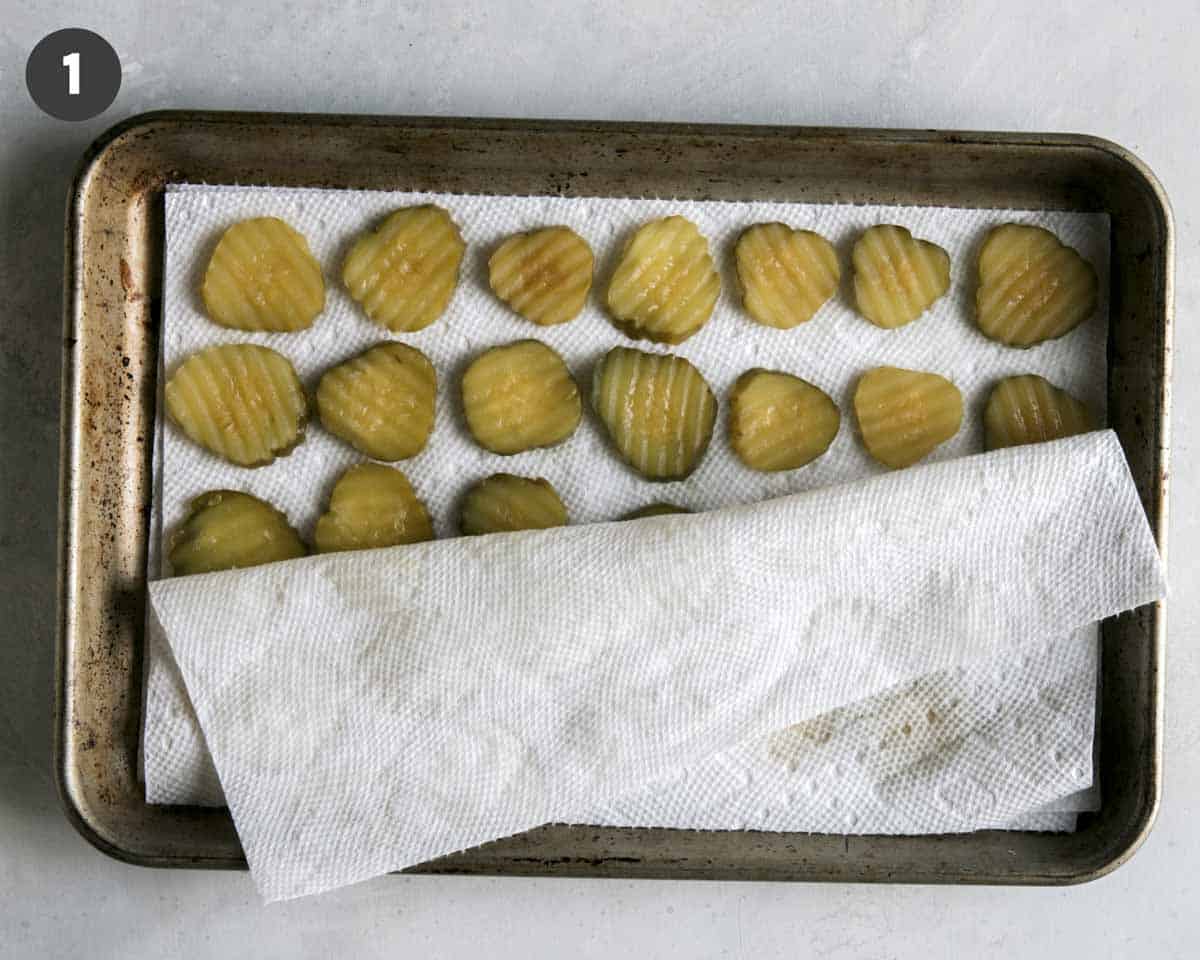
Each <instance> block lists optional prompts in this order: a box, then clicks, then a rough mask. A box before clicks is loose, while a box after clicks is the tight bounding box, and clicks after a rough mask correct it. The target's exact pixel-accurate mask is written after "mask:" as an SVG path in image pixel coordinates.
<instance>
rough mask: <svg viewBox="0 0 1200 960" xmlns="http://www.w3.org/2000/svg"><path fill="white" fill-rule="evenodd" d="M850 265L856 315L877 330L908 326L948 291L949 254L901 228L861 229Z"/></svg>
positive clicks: (879, 226) (888, 226)
mask: <svg viewBox="0 0 1200 960" xmlns="http://www.w3.org/2000/svg"><path fill="white" fill-rule="evenodd" d="M851 261H852V262H853V264H854V299H855V302H856V303H857V305H858V312H859V313H861V314H862V315H863V316H864V317H866V318H867V319H868V320H870V321H871V322H872V323H873V324H875V326H877V327H884V328H885V329H889V330H890V329H893V328H895V327H902V326H904V325H905V324H906V323H911V322H912V321H914V320H916V319H917V317H919V316H920V315H921V314H923V313H924V312H925V311H926V310H928V309H929V308H930V307H931V306H933V304H934V302H935V301H937V300H938V299H939V298H941V297H942V296H943V295H944V294H945V293H946V291H947V290H949V289H950V255H949V254H948V253H946V251H945V250H943V249H942V248H941V247H939V246H938V245H937V244H935V243H930V242H929V241H928V240H918V239H916V238H915V237H914V236H913V235H912V234H911V233H909V232H908V230H907V229H905V228H904V227H898V226H895V225H893V224H878V225H876V226H874V227H869V228H868V229H866V230H864V231H863V235H862V236H861V237H859V238H858V241H857V242H856V243H855V244H854V251H853V253H852V254H851Z"/></svg>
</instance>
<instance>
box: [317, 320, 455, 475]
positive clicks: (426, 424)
mask: <svg viewBox="0 0 1200 960" xmlns="http://www.w3.org/2000/svg"><path fill="white" fill-rule="evenodd" d="M436 398H437V373H436V372H435V371H434V369H433V364H432V363H430V362H429V358H428V357H426V356H425V354H423V353H422V352H421V351H420V350H417V349H416V348H414V347H410V346H407V345H406V344H403V343H394V342H388V343H380V344H377V345H376V346H374V347H371V348H370V349H369V350H366V351H364V352H363V353H360V354H359V355H358V356H356V357H352V358H350V359H349V360H347V361H345V362H344V363H340V364H338V365H337V366H336V367H332V368H331V369H329V370H327V371H325V374H324V376H322V377H321V382H320V383H319V384H318V385H317V414H318V416H319V417H320V418H321V423H322V425H323V426H324V427H325V429H326V430H328V431H329V432H330V433H332V434H333V435H334V436H335V437H340V438H341V439H342V440H345V441H346V442H347V443H348V444H350V446H352V447H354V449H355V450H357V451H358V452H359V453H362V454H365V455H366V456H368V457H371V458H372V459H375V460H406V459H408V458H409V457H412V456H415V455H416V454H418V453H420V452H421V451H422V450H424V449H425V444H426V443H427V442H428V440H429V434H430V433H431V432H432V431H433V416H434V406H435V402H436Z"/></svg>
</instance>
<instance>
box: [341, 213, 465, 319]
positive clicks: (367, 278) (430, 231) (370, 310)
mask: <svg viewBox="0 0 1200 960" xmlns="http://www.w3.org/2000/svg"><path fill="white" fill-rule="evenodd" d="M466 246H467V245H466V244H465V243H464V242H463V238H462V234H461V233H460V232H459V229H458V226H457V225H456V224H455V223H454V221H453V220H452V219H451V218H450V214H448V213H447V212H446V211H445V210H443V209H442V208H441V207H438V206H435V205H433V204H425V205H423V206H419V207H404V208H402V209H400V210H397V211H396V212H395V213H393V214H392V215H391V216H389V217H388V218H387V219H386V220H384V221H383V223H382V224H380V225H379V226H378V227H377V228H376V229H374V230H372V231H370V232H368V233H365V234H363V235H362V236H361V237H359V238H358V240H357V241H356V242H355V244H354V246H353V247H352V248H351V250H350V255H349V256H347V257H346V263H345V265H344V266H343V268H342V281H343V282H344V283H345V284H346V289H347V290H349V291H350V296H352V297H353V298H354V299H355V300H356V301H357V302H358V303H359V304H361V305H362V308H363V310H364V311H365V312H366V314H367V316H368V317H370V318H371V319H372V320H374V321H375V322H376V323H378V324H379V325H380V326H382V327H386V328H387V329H388V330H391V331H393V332H396V333H412V332H414V331H417V330H421V329H424V328H425V327H427V326H429V325H430V324H431V323H433V321H434V320H436V319H437V318H438V317H440V316H441V315H442V312H443V311H444V310H445V309H446V307H447V305H448V304H449V303H450V298H451V297H452V296H453V295H454V288H455V287H456V286H457V285H458V268H459V265H460V264H461V263H462V258H463V251H464V250H466Z"/></svg>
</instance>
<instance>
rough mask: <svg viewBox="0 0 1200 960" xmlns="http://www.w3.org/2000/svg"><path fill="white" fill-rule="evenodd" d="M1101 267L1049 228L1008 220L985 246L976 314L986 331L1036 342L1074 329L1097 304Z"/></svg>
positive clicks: (1024, 343)
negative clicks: (1098, 272)
mask: <svg viewBox="0 0 1200 960" xmlns="http://www.w3.org/2000/svg"><path fill="white" fill-rule="evenodd" d="M1096 298H1097V281H1096V271H1095V270H1094V269H1092V265H1091V264H1090V263H1088V262H1087V261H1086V260H1084V259H1083V257H1081V256H1080V255H1079V254H1078V253H1076V252H1075V251H1074V250H1072V249H1071V248H1070V247H1068V246H1065V245H1064V244H1063V243H1062V242H1061V241H1060V240H1059V239H1058V237H1056V236H1055V235H1054V234H1053V233H1051V232H1050V231H1049V230H1043V229H1042V228H1041V227H1031V226H1027V225H1025V224H1019V223H1005V224H1003V225H1001V226H999V227H996V228H995V229H994V230H992V232H991V233H989V234H988V237H987V240H985V241H984V243H983V249H982V250H980V252H979V288H978V289H977V290H976V291H975V320H976V323H978V325H979V329H980V331H981V332H982V333H983V335H984V336H985V337H988V338H989V339H992V340H997V341H999V342H1000V343H1003V344H1007V345H1008V346H1010V347H1031V346H1033V345H1034V344H1037V343H1041V342H1042V341H1044V340H1053V339H1055V338H1056V337H1061V336H1063V335H1065V334H1068V333H1070V332H1071V331H1072V330H1074V329H1075V328H1076V327H1077V326H1079V325H1080V324H1081V323H1083V321H1084V320H1086V319H1087V318H1088V317H1090V316H1091V315H1092V312H1093V311H1094V310H1095V309H1096Z"/></svg>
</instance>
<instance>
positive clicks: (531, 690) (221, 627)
mask: <svg viewBox="0 0 1200 960" xmlns="http://www.w3.org/2000/svg"><path fill="white" fill-rule="evenodd" d="M534 570H542V571H549V572H550V574H549V575H544V576H530V573H531V571H534ZM1163 589H1164V584H1163V579H1162V572H1161V568H1160V565H1159V562H1158V557H1157V553H1156V550H1155V546H1154V542H1153V538H1152V537H1151V534H1150V531H1149V527H1148V525H1147V523H1146V519H1145V515H1144V512H1143V510H1142V506H1141V503H1140V501H1139V500H1138V498H1137V495H1136V490H1135V489H1134V487H1133V484H1132V480H1131V478H1130V477H1129V474H1128V468H1127V467H1126V465H1125V462H1124V458H1123V455H1122V453H1121V450H1120V446H1119V444H1118V443H1117V441H1116V438H1115V436H1113V435H1112V434H1111V433H1108V432H1103V433H1095V434H1090V435H1087V436H1083V437H1076V438H1072V439H1069V440H1065V441H1059V442H1056V443H1053V444H1044V445H1039V446H1033V447H1022V448H1015V449H1012V450H1005V451H999V452H997V453H993V454H987V455H982V456H977V457H970V458H964V459H960V460H956V461H952V462H949V463H941V464H932V465H927V466H922V467H917V468H914V469H910V470H908V471H905V472H903V473H900V474H896V475H892V476H886V477H879V478H874V479H870V480H866V481H860V482H857V483H852V484H847V485H843V486H839V487H831V488H827V489H823V490H819V491H813V492H810V493H807V494H802V495H799V496H794V497H786V498H782V499H779V500H773V501H768V502H765V503H760V504H754V505H751V506H744V507H737V508H731V509H727V510H719V511H716V512H712V513H705V514H697V515H694V516H683V517H664V518H657V519H653V520H646V521H642V522H640V523H613V524H596V525H591V526H582V527H574V528H567V529H565V530H554V531H530V532H524V533H516V534H503V535H495V536H491V537H480V538H461V539H455V540H448V541H442V542H435V543H430V544H419V545H414V546H409V547H404V548H398V549H394V550H389V551H372V552H363V553H358V554H343V555H333V556H326V557H316V558H308V559H304V560H298V561H291V562H288V563H286V564H275V565H270V566H266V567H260V568H255V569H253V570H245V571H230V572H226V573H219V574H211V575H206V576H200V577H184V578H176V579H169V580H162V581H159V582H157V583H154V584H152V585H151V590H150V592H151V602H152V606H153V609H154V612H155V614H156V615H157V617H158V619H159V621H160V623H161V625H162V627H163V629H164V630H165V634H166V636H167V638H168V641H169V643H170V645H171V647H172V650H173V652H174V654H175V657H176V660H177V662H178V664H179V667H180V668H181V671H182V675H183V677H184V680H185V682H186V685H187V689H188V691H189V692H190V694H191V697H192V702H193V703H194V705H195V708H196V711H197V713H198V715H199V718H200V722H201V725H202V727H203V729H204V732H205V736H206V738H207V740H208V744H209V746H210V747H211V749H212V753H213V757H214V759H215V761H216V766H217V769H218V771H219V773H220V777H221V783H222V784H223V786H224V789H225V794H226V797H227V799H228V801H229V805H230V809H231V811H232V813H233V816H234V820H235V823H236V825H237V828H238V832H239V836H240V838H241V840H242V844H243V847H244V849H245V850H246V854H247V858H248V860H249V862H250V865H251V870H252V871H253V873H254V876H255V880H256V882H257V883H258V885H259V887H260V890H261V891H262V892H263V894H264V896H266V897H267V898H268V899H279V898H284V897H290V896H298V895H301V894H304V893H310V892H316V891H318V890H323V889H327V888H329V887H332V886H336V885H339V884H343V883H348V882H352V881H354V880H356V879H362V878H365V877H369V876H373V875H375V874H377V873H381V872H384V871H386V870H391V869H398V868H401V867H404V866H407V865H410V864H413V863H417V862H421V861H423V860H426V859H429V858H431V857H434V856H437V855H440V854H444V853H448V852H450V851H453V850H458V849H461V848H464V847H468V846H472V845H475V844H478V843H481V842H484V841H486V840H489V839H494V838H496V837H500V836H505V835H508V834H511V833H515V832H518V831H521V830H524V829H528V828H530V827H533V826H536V825H538V824H540V823H544V822H547V821H551V820H577V819H579V818H580V817H586V816H587V814H588V813H589V812H591V811H592V810H594V809H596V808H597V806H598V805H603V804H606V803H609V802H611V801H619V800H620V798H624V797H630V796H633V795H635V794H636V793H637V791H639V790H640V789H642V788H644V787H645V785H646V784H657V783H672V782H675V783H678V782H679V777H680V771H681V770H683V769H689V768H695V767H697V766H698V765H700V764H701V763H702V761H704V760H705V759H706V758H708V757H711V756H713V754H714V753H716V752H721V751H727V750H731V749H733V748H735V747H737V746H738V745H739V744H742V743H745V742H747V741H752V740H755V739H759V738H762V737H766V736H768V735H769V734H771V733H772V732H773V731H778V730H782V729H784V728H786V727H789V726H791V725H794V724H795V723H797V722H801V721H804V720H807V719H810V718H812V717H815V716H818V715H820V714H822V713H824V712H827V711H829V710H831V709H833V708H836V707H840V706H844V705H846V704H849V703H853V702H855V701H857V700H860V699H862V698H863V697H869V696H872V695H876V694H879V693H882V692H883V691H885V690H888V689H891V688H894V687H896V686H897V685H899V684H902V683H906V682H911V681H913V680H916V679H918V678H920V677H922V676H925V675H927V674H930V673H933V672H937V671H941V670H951V669H952V668H954V667H956V666H960V665H963V664H967V663H970V662H971V661H973V660H975V659H977V658H980V657H983V656H988V655H991V656H999V655H1001V654H1008V655H1009V656H1010V657H1011V658H1012V659H1013V660H1014V661H1016V662H1019V657H1020V655H1021V650H1022V648H1023V647H1025V645H1029V644H1039V643H1041V644H1044V643H1047V642H1049V641H1052V640H1054V638H1056V637H1063V636H1064V633H1066V632H1070V631H1074V630H1076V629H1079V628H1081V627H1083V626H1084V625H1086V624H1088V623H1091V622H1094V621H1095V620H1097V619H1100V618H1103V617H1105V616H1109V615H1112V614H1115V613H1117V612H1118V611H1121V610H1125V609H1129V608H1132V607H1135V606H1137V605H1140V604H1142V603H1145V602H1148V601H1151V600H1154V599H1156V598H1158V597H1160V596H1161V595H1162V592H1163ZM1031 649H1034V650H1036V649H1037V648H1036V647H1033V648H1031ZM1014 666H1015V665H1014ZM1022 675H1023V676H1024V677H1025V678H1026V681H1027V682H1028V683H1029V684H1030V685H1032V686H1034V687H1037V688H1041V687H1042V686H1043V684H1042V683H1041V678H1040V677H1038V676H1037V675H1036V672H1035V671H1033V670H1025V671H1022ZM1049 695H1052V692H1051V691H1045V690H1041V691H1040V693H1039V696H1042V697H1046V696H1049ZM1046 707H1047V710H1049V711H1050V712H1051V713H1052V712H1053V707H1052V706H1051V705H1050V704H1049V703H1048V702H1047V703H1046ZM986 726H987V725H986V724H983V727H984V728H986ZM998 732H999V733H1002V734H1004V735H1016V736H1019V732H1017V733H1012V732H1011V731H998ZM998 732H997V731H992V732H991V733H988V732H987V731H986V729H984V732H983V735H982V740H981V743H983V744H984V745H985V746H986V740H987V738H988V736H995V735H997V733H998ZM1050 732H1052V730H1047V728H1045V727H1043V728H1042V730H1041V733H1042V734H1043V735H1046V734H1048V733H1050ZM901 735H903V734H902V733H901ZM1034 746H1035V747H1036V746H1037V745H1036V743H1035V744H1034ZM1036 752H1037V751H1036V750H1032V751H1030V755H1031V756H1032V755H1034V754H1036ZM1071 762H1078V757H1074V758H1071ZM785 765H786V764H785ZM1046 769H1047V764H1046V763H1039V762H1034V763H1033V764H1032V765H1031V767H1030V770H1029V774H1028V776H1023V777H1018V778H1015V780H1014V779H1013V778H1006V779H1004V780H1003V781H1001V782H998V783H995V784H991V785H990V786H991V787H992V788H993V793H994V794H996V795H997V797H998V796H999V795H1000V794H1002V793H1007V792H1008V791H1009V790H1010V789H1011V784H1013V783H1014V782H1015V783H1016V784H1017V788H1016V789H1017V790H1018V792H1020V791H1024V790H1026V789H1027V787H1028V782H1031V781H1036V780H1037V779H1038V778H1039V777H1041V776H1045V770H1046ZM1039 770H1040V771H1041V772H1039ZM685 786H686V788H687V789H688V790H692V791H694V792H695V793H697V794H698V795H700V796H701V797H704V796H707V795H708V793H709V790H710V787H708V786H706V784H705V783H704V782H701V781H697V782H695V783H694V784H691V783H689V784H686V785H685ZM720 788H721V785H720V784H719V783H718V784H717V785H716V787H715V789H720ZM969 793H970V791H968V794H969ZM947 805H948V806H950V807H952V808H953V807H956V806H957V807H959V808H961V810H966V809H968V808H971V809H974V811H975V813H976V814H979V813H982V814H986V813H987V811H988V810H989V809H991V808H995V809H1001V808H1002V807H1003V803H1002V802H1001V801H1000V800H999V799H998V798H997V799H995V800H990V799H988V798H987V797H983V798H982V799H981V798H980V796H979V795H978V792H977V795H975V796H968V797H967V799H966V800H962V799H961V798H958V799H956V798H948V799H947ZM1017 805H1018V806H1019V804H1017ZM702 806H703V804H696V805H694V806H693V808H694V809H699V808H702ZM714 807H719V804H715V805H714Z"/></svg>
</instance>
